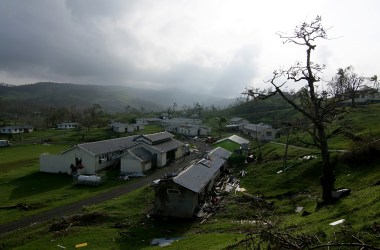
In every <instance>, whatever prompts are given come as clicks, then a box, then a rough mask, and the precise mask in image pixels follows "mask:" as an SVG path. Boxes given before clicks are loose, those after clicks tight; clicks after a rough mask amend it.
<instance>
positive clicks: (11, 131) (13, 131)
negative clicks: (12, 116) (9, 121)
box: [0, 126, 24, 134]
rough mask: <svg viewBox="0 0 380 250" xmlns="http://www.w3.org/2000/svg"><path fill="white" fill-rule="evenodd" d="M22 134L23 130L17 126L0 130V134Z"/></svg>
mask: <svg viewBox="0 0 380 250" xmlns="http://www.w3.org/2000/svg"><path fill="white" fill-rule="evenodd" d="M23 132H24V130H23V129H22V128H21V127H19V126H6V127H1V128H0V133H1V134H19V133H23Z"/></svg>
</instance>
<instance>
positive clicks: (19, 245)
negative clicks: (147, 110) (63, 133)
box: [0, 105, 380, 249]
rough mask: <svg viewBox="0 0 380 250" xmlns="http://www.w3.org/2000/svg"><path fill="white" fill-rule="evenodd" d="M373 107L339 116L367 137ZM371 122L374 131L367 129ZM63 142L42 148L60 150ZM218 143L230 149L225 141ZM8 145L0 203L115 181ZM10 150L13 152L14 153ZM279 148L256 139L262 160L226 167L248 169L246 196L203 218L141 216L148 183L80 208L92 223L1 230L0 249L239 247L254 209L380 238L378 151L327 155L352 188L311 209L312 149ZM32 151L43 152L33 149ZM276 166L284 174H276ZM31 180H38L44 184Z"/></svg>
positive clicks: (315, 176) (340, 138) (293, 224)
mask: <svg viewBox="0 0 380 250" xmlns="http://www.w3.org/2000/svg"><path fill="white" fill-rule="evenodd" d="M379 107H380V106H378V105H374V106H369V107H368V108H369V109H368V110H369V111H368V110H364V111H363V110H362V107H361V108H359V109H358V110H357V111H355V112H352V113H348V114H345V117H347V119H350V121H352V123H353V124H352V125H353V126H352V127H354V128H356V130H351V133H352V134H353V135H354V136H357V137H360V138H367V137H368V136H369V135H371V136H372V137H373V138H380V134H379V131H378V130H377V127H376V124H378V122H379V121H378V119H377V118H374V117H372V115H373V114H377V113H378V111H380V110H379ZM363 108H364V107H363ZM361 114H363V116H365V117H363V119H360V117H361ZM373 123H374V124H373ZM367 124H368V126H367ZM340 126H342V125H340V124H333V127H332V128H330V129H329V131H330V133H331V136H330V139H329V140H330V142H331V144H332V147H333V148H337V149H341V148H344V147H346V148H349V147H350V145H352V143H353V142H352V139H350V138H349V137H347V134H332V131H334V130H335V129H337V128H339V127H340ZM371 127H372V128H373V129H371V130H369V129H366V128H371ZM144 132H146V131H144ZM301 136H302V135H301ZM305 136H306V135H305ZM280 141H281V140H280ZM282 141H283V138H282ZM294 142H295V141H294ZM61 146H62V145H61ZM61 146H59V145H55V146H53V145H50V146H48V147H51V150H53V151H54V150H57V151H59V147H61ZM224 146H225V147H227V148H228V149H233V147H232V145H229V144H228V143H227V145H224ZM256 146H257V145H255V144H253V145H252V148H253V149H254V150H258V148H257V147H256ZM375 146H376V145H375ZM375 146H374V147H373V148H374V150H375V149H376V147H375ZM30 147H31V146H30ZM41 147H42V146H41ZM54 147H57V148H54ZM24 148H25V151H23V150H21V149H24ZM8 149H9V150H10V151H9V155H12V158H13V159H15V158H20V161H19V162H17V163H12V161H8V163H5V164H3V163H0V166H2V167H3V168H4V169H6V166H8V164H10V165H12V164H13V167H12V168H11V169H6V170H3V172H1V175H0V189H1V190H2V192H1V193H0V203H1V204H2V203H3V202H5V204H11V203H12V202H21V201H26V202H30V203H34V204H37V205H38V204H42V205H44V206H45V207H43V208H38V209H36V211H42V210H43V209H47V208H51V207H54V206H60V205H61V204H64V203H65V202H68V201H73V200H77V199H82V198H83V197H88V196H90V195H93V194H95V193H97V192H102V191H104V190H107V189H109V188H112V187H113V185H114V186H115V185H120V184H121V183H120V182H118V181H116V176H117V174H116V173H115V172H114V173H112V171H111V172H110V173H109V176H110V178H111V179H112V178H114V182H111V183H109V184H106V185H105V186H100V187H91V188H90V187H73V186H71V179H70V178H68V179H66V177H63V178H61V176H59V175H49V174H43V173H38V167H37V161H36V159H35V158H33V157H30V156H27V155H28V154H27V153H24V152H30V151H28V150H31V149H30V148H28V147H27V146H17V147H14V148H12V147H11V148H8ZM8 149H7V150H8ZM13 149H14V150H15V151H14V152H13V153H12V150H13ZM16 149H17V150H16ZM42 149H43V147H42ZM18 150H19V151H18ZM284 151H285V147H284V146H283V145H276V144H272V143H265V144H262V145H261V152H262V155H263V160H262V162H260V163H258V162H253V163H250V164H245V163H242V162H240V163H235V164H234V166H233V168H232V169H231V171H232V173H231V174H232V175H234V176H236V177H237V176H238V173H239V171H240V170H242V169H244V170H246V171H247V172H248V174H247V175H246V176H244V177H239V178H240V187H243V188H245V189H246V190H247V191H246V194H242V193H239V192H238V193H236V194H235V193H230V194H226V195H224V196H223V198H224V199H223V202H221V203H220V207H219V209H217V210H216V212H215V213H214V214H213V215H212V216H211V217H210V218H209V219H208V220H207V221H205V222H204V223H201V220H200V219H194V220H176V219H159V218H153V217H149V218H148V217H147V216H146V214H147V213H148V211H150V209H151V208H152V206H153V201H154V193H153V190H152V189H151V188H149V187H144V188H141V189H139V190H136V191H134V192H132V193H130V194H128V195H124V196H120V197H118V198H116V199H113V200H110V201H107V202H104V203H101V204H98V205H95V206H90V207H86V208H84V209H83V211H82V214H85V215H86V214H87V215H94V219H93V220H90V221H91V223H90V222H88V223H84V224H80V223H79V224H76V223H74V224H73V225H72V226H70V224H62V228H63V229H60V230H50V229H49V228H50V227H51V225H52V224H54V223H59V219H58V218H57V219H56V220H53V221H51V222H49V223H45V224H41V225H36V226H33V227H30V228H28V229H22V230H20V231H17V232H13V233H10V234H8V235H6V236H0V249H2V248H4V249H54V248H58V247H57V245H62V246H65V247H66V248H68V249H72V248H74V247H75V245H76V244H78V243H82V242H87V243H88V248H89V249H157V248H159V247H157V246H151V245H150V242H151V240H152V239H154V238H166V237H175V238H177V237H180V238H181V239H179V240H178V241H175V242H174V243H173V244H172V245H171V246H168V247H166V248H167V249H245V245H244V243H241V241H243V240H244V239H246V235H247V234H248V233H255V232H259V230H260V227H262V225H259V224H255V223H250V222H252V221H255V220H257V219H258V217H259V215H262V216H264V217H265V218H266V219H267V220H268V221H270V222H271V223H273V224H278V225H279V227H281V228H283V229H292V230H293V231H294V232H300V233H312V234H315V233H316V232H318V231H323V232H324V233H325V234H326V237H325V238H324V239H323V240H325V241H328V240H332V239H333V238H334V237H335V235H336V234H335V233H336V232H337V231H338V230H339V226H337V227H332V226H330V225H329V223H331V222H333V221H336V220H338V219H345V220H346V222H345V225H349V226H351V227H352V229H353V230H356V232H357V233H356V234H355V235H357V236H358V237H360V238H362V239H364V240H365V242H366V243H369V244H372V245H374V246H379V245H380V240H379V239H378V238H376V237H373V236H371V235H373V234H375V233H374V231H373V230H374V225H375V223H377V224H380V195H379V194H380V186H379V185H375V183H377V182H378V181H380V157H378V156H377V154H376V153H373V152H372V153H371V152H366V151H365V150H362V151H360V152H359V153H361V154H362V155H361V156H359V155H357V156H355V158H350V156H349V155H348V156H347V155H343V154H342V153H340V152H336V153H332V158H333V159H334V162H335V164H336V165H335V166H336V167H335V174H336V187H345V188H350V189H351V194H350V195H349V196H347V197H345V198H343V199H341V200H339V201H338V202H336V203H335V204H333V205H329V206H326V207H323V208H320V209H317V201H319V200H320V194H321V187H320V184H319V176H320V175H321V169H320V166H321V159H320V157H319V153H318V150H316V149H312V148H306V149H302V148H292V147H290V148H289V152H288V163H287V166H285V167H284V166H283V161H282V159H283V155H284ZM3 152H5V151H3ZM17 152H18V153H17ZM36 152H37V153H38V152H41V151H39V150H37V149H36ZM1 153H2V151H0V154H1ZM30 154H31V153H30ZM33 154H34V153H33ZM305 155H315V156H316V157H317V158H316V159H311V160H301V159H300V158H301V157H302V156H305ZM0 156H4V154H3V155H0ZM18 156H19V157H18ZM360 157H361V158H360ZM0 159H3V158H0ZM362 159H364V160H365V161H362ZM24 162H26V163H27V164H25V163H24ZM28 164H29V165H28ZM280 170H282V172H281V173H278V171H280ZM0 171H1V170H0ZM34 180H42V181H41V182H44V183H41V182H38V181H34ZM107 185H108V186H107ZM33 187H37V190H36V189H34V190H33ZM3 190H4V192H3ZM255 197H260V198H262V199H256V198H255ZM297 206H302V207H304V211H307V212H308V213H309V215H307V216H302V213H295V212H294V210H295V208H296V207H297ZM12 213H13V214H11V213H5V212H4V211H0V219H1V220H2V221H4V219H3V218H4V217H10V218H12V219H16V218H20V217H22V216H25V215H28V214H31V213H32V211H28V212H22V211H13V212H12ZM57 221H58V222H57ZM0 223H2V222H1V221H0ZM116 225H117V227H115V226H116ZM66 229H67V230H66Z"/></svg>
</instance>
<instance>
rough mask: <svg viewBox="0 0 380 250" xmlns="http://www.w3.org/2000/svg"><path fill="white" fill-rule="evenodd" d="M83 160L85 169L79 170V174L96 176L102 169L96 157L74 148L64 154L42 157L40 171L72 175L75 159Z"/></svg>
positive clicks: (44, 155) (43, 155)
mask: <svg viewBox="0 0 380 250" xmlns="http://www.w3.org/2000/svg"><path fill="white" fill-rule="evenodd" d="M76 157H78V158H80V159H82V165H83V167H84V168H83V169H79V170H78V174H95V172H96V171H97V170H99V169H101V168H102V167H100V165H99V161H98V160H97V159H96V157H94V156H92V155H90V154H88V153H87V152H85V151H82V150H81V149H80V148H73V149H71V150H68V151H66V152H64V153H63V154H57V155H49V154H48V155H47V154H42V155H41V156H40V171H41V172H48V173H59V172H63V173H69V174H70V173H71V169H70V165H71V164H73V165H74V166H75V158H76Z"/></svg>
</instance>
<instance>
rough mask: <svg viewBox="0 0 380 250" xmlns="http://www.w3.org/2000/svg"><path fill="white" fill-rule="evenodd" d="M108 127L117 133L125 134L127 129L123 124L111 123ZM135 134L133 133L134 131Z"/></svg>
mask: <svg viewBox="0 0 380 250" xmlns="http://www.w3.org/2000/svg"><path fill="white" fill-rule="evenodd" d="M108 127H109V128H110V129H111V130H112V131H113V132H116V133H125V129H126V127H127V125H126V124H124V123H121V122H111V123H110V124H109V125H108ZM132 132H133V131H132Z"/></svg>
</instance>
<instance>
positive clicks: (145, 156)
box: [130, 147, 152, 161]
mask: <svg viewBox="0 0 380 250" xmlns="http://www.w3.org/2000/svg"><path fill="white" fill-rule="evenodd" d="M130 152H131V153H132V154H134V155H136V156H137V157H139V158H140V159H141V160H143V161H150V160H151V159H152V153H151V152H149V151H148V150H146V149H145V148H143V147H140V148H135V149H132V150H130Z"/></svg>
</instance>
